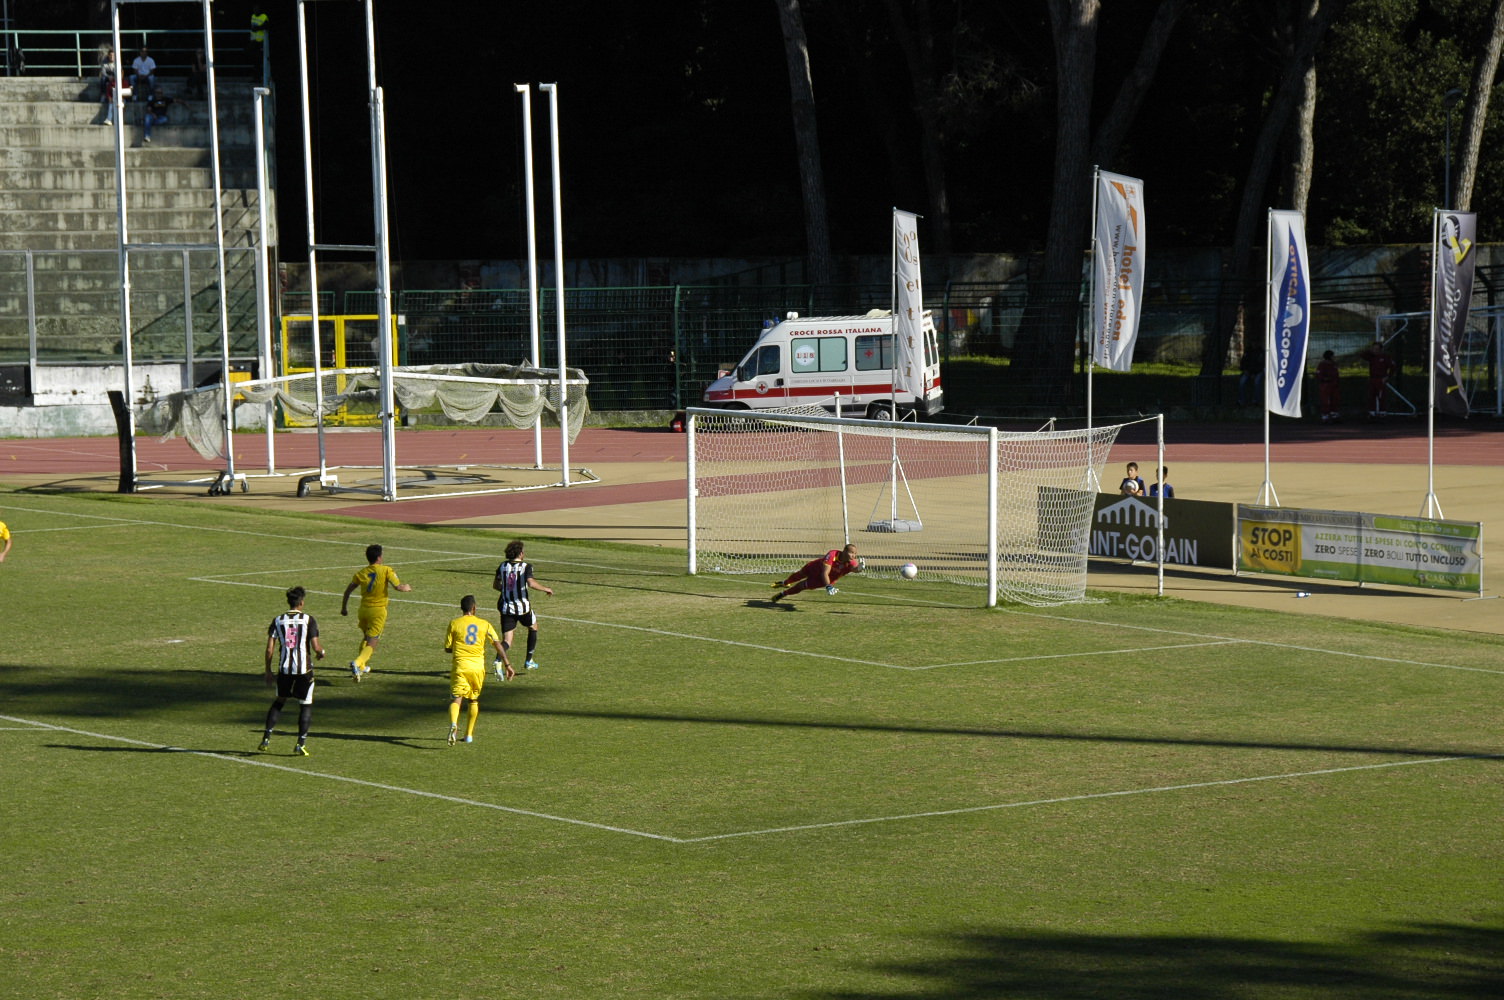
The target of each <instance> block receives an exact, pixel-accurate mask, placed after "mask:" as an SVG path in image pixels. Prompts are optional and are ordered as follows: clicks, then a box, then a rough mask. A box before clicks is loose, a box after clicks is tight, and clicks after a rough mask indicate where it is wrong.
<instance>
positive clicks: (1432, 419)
mask: <svg viewBox="0 0 1504 1000" xmlns="http://www.w3.org/2000/svg"><path fill="white" fill-rule="evenodd" d="M1448 113H1449V114H1450V113H1451V110H1450V109H1448ZM1441 250H1442V246H1441V210H1440V209H1438V210H1436V211H1435V212H1433V213H1431V336H1430V345H1431V349H1430V350H1429V351H1427V352H1426V366H1427V368H1429V369H1430V370H1429V371H1428V372H1427V373H1426V385H1427V386H1428V390H1427V394H1426V397H1427V402H1426V499H1425V502H1424V503H1423V504H1421V508H1420V516H1421V517H1432V518H1439V517H1442V516H1443V514H1442V513H1441V504H1440V502H1438V501H1437V499H1436V320H1437V315H1436V312H1437V310H1438V309H1439V308H1440V307H1441V304H1440V302H1438V301H1437V295H1439V294H1440V293H1441V289H1439V288H1437V287H1436V280H1437V276H1438V272H1439V271H1440V268H1438V267H1437V266H1436V263H1437V260H1438V257H1437V255H1438V254H1440V253H1441Z"/></svg>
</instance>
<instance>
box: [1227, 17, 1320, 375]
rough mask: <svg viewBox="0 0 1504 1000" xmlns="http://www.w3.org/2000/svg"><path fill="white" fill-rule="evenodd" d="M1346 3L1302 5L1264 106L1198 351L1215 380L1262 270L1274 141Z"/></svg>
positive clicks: (1282, 131) (1302, 90) (1288, 116)
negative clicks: (1261, 229)
mask: <svg viewBox="0 0 1504 1000" xmlns="http://www.w3.org/2000/svg"><path fill="white" fill-rule="evenodd" d="M1347 4H1348V0H1307V2H1306V3H1305V4H1303V8H1304V12H1303V13H1302V14H1301V20H1300V24H1299V26H1298V28H1297V30H1296V32H1295V47H1294V50H1293V51H1292V52H1291V54H1290V59H1289V61H1288V62H1286V64H1285V68H1284V70H1283V72H1282V73H1281V74H1280V81H1279V87H1278V89H1276V90H1275V92H1274V96H1273V98H1271V99H1270V101H1269V108H1268V110H1267V111H1266V112H1265V114H1264V124H1263V127H1262V128H1260V129H1259V137H1258V140H1257V141H1256V142H1255V143H1254V147H1253V155H1252V157H1251V158H1250V160H1249V164H1248V175H1247V179H1246V180H1245V182H1244V185H1243V198H1242V202H1241V204H1240V206H1239V209H1238V222H1237V228H1236V229H1235V230H1234V231H1233V241H1232V252H1231V254H1230V256H1229V258H1228V260H1227V261H1226V264H1225V267H1224V270H1223V282H1222V291H1221V293H1220V294H1219V295H1218V302H1217V325H1216V328H1215V329H1214V330H1213V335H1212V336H1210V337H1207V338H1206V340H1205V342H1204V346H1203V349H1202V355H1201V374H1202V375H1220V374H1221V373H1222V371H1223V369H1224V368H1225V367H1226V366H1227V350H1228V345H1229V344H1230V343H1231V342H1232V339H1233V334H1234V332H1235V331H1236V329H1237V328H1238V326H1239V324H1240V323H1242V322H1243V318H1244V317H1243V314H1244V307H1243V293H1244V292H1245V291H1246V290H1247V289H1248V288H1250V287H1255V286H1257V285H1258V283H1259V280H1260V278H1261V277H1262V273H1263V272H1262V269H1256V268H1255V266H1254V265H1255V264H1256V263H1257V262H1256V261H1255V260H1254V259H1253V252H1252V251H1253V241H1254V237H1255V235H1256V232H1257V229H1258V222H1259V210H1260V208H1261V207H1265V201H1266V197H1265V194H1266V191H1267V190H1268V187H1269V174H1270V172H1271V171H1272V170H1273V168H1274V158H1275V153H1276V151H1277V149H1278V146H1279V136H1280V135H1281V134H1283V133H1284V131H1285V129H1286V127H1287V126H1288V124H1289V121H1290V116H1291V115H1292V114H1294V112H1295V106H1296V104H1297V102H1298V101H1299V100H1300V97H1301V94H1302V93H1303V92H1304V88H1305V79H1306V71H1307V70H1308V69H1309V68H1310V67H1311V66H1312V65H1313V61H1314V60H1315V57H1316V49H1317V47H1318V46H1319V45H1320V43H1321V40H1322V38H1323V37H1325V35H1326V31H1327V29H1328V28H1329V27H1331V25H1332V22H1333V21H1334V20H1335V19H1336V18H1337V15H1338V14H1340V13H1341V12H1342V10H1343V8H1344V7H1346V6H1347Z"/></svg>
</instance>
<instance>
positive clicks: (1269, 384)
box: [1254, 209, 1279, 507]
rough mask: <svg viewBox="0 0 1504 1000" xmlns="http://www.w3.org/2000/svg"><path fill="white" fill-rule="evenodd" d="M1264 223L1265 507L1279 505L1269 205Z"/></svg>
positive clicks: (1261, 500) (1261, 499)
mask: <svg viewBox="0 0 1504 1000" xmlns="http://www.w3.org/2000/svg"><path fill="white" fill-rule="evenodd" d="M1265 218H1266V221H1265V223H1264V376H1263V385H1264V402H1263V407H1264V482H1263V485H1261V486H1260V487H1259V496H1258V499H1257V500H1255V501H1254V503H1257V504H1260V505H1262V506H1266V507H1278V506H1279V497H1278V496H1276V495H1275V493H1274V481H1273V480H1272V479H1270V478H1269V391H1270V389H1271V388H1273V385H1274V380H1273V379H1271V378H1270V377H1269V365H1270V362H1271V360H1272V359H1273V357H1274V307H1275V297H1276V295H1277V291H1276V288H1275V271H1274V210H1273V209H1270V210H1269V214H1268V215H1267V216H1266V217H1265Z"/></svg>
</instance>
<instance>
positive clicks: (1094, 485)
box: [1086, 164, 1102, 492]
mask: <svg viewBox="0 0 1504 1000" xmlns="http://www.w3.org/2000/svg"><path fill="white" fill-rule="evenodd" d="M1101 184H1102V166H1101V164H1093V165H1092V168H1091V222H1090V223H1089V224H1090V226H1091V232H1089V233H1087V234H1086V235H1087V239H1086V246H1087V251H1086V252H1087V254H1088V255H1090V257H1091V262H1090V265H1089V266H1088V267H1087V268H1086V281H1087V286H1086V301H1087V302H1088V303H1090V308H1091V322H1090V323H1088V324H1086V335H1087V337H1089V338H1090V342H1089V343H1088V344H1087V352H1086V435H1087V438H1088V439H1090V437H1091V411H1092V372H1093V370H1094V369H1095V368H1096V366H1097V338H1098V337H1099V336H1101V335H1102V334H1101V333H1100V332H1099V331H1098V325H1099V324H1101V323H1102V317H1101V316H1099V315H1098V314H1097V255H1098V254H1099V253H1100V252H1101V248H1100V247H1098V246H1097V211H1098V209H1099V206H1098V205H1097V189H1098V188H1099V187H1101ZM1086 488H1087V489H1090V490H1095V491H1097V492H1101V489H1102V484H1101V482H1100V481H1099V480H1098V479H1097V467H1096V466H1095V465H1093V464H1092V463H1090V462H1088V463H1087V464H1086Z"/></svg>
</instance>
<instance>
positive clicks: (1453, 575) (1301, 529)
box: [1237, 504, 1483, 593]
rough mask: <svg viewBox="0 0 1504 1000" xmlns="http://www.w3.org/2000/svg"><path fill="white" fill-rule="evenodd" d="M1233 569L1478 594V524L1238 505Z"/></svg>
mask: <svg viewBox="0 0 1504 1000" xmlns="http://www.w3.org/2000/svg"><path fill="white" fill-rule="evenodd" d="M1237 517H1238V571H1239V572H1247V573H1278V574H1279V575H1281V576H1296V577H1308V578H1311V579H1318V580H1343V581H1347V582H1351V583H1384V584H1390V585H1392V586H1397V587H1426V588H1430V589H1433V590H1459V591H1467V592H1469V593H1481V592H1482V586H1483V584H1482V577H1483V526H1482V525H1481V524H1477V523H1474V522H1472V521H1438V520H1431V519H1429V518H1423V517H1395V516H1390V515H1384V514H1362V513H1356V512H1351V511H1338V510H1301V509H1297V508H1291V507H1255V506H1251V505H1249V504H1238V515H1237Z"/></svg>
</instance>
